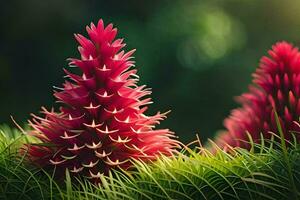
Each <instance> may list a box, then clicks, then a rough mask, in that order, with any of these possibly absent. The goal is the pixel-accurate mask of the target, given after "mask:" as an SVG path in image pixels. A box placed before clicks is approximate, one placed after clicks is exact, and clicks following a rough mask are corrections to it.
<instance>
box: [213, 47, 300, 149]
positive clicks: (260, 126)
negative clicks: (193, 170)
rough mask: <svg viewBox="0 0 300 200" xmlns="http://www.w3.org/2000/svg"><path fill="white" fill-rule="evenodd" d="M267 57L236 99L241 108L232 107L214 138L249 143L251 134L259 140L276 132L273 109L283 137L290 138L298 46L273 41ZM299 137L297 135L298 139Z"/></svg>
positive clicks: (297, 112)
mask: <svg viewBox="0 0 300 200" xmlns="http://www.w3.org/2000/svg"><path fill="white" fill-rule="evenodd" d="M268 53H269V57H266V56H264V57H262V59H261V61H260V65H259V67H258V69H257V70H256V72H255V73H254V74H253V77H254V80H253V84H252V85H250V87H249V92H248V93H244V94H242V95H241V96H240V97H238V98H237V101H238V102H239V103H241V104H242V107H241V108H238V109H235V110H233V111H232V113H231V116H230V117H229V118H227V119H225V121H224V125H225V127H226V128H227V130H228V132H226V133H223V134H221V135H220V136H219V138H217V144H219V145H221V146H223V145H224V144H225V143H228V144H229V145H231V146H241V147H246V148H247V147H249V144H247V142H243V141H249V137H248V135H247V132H248V133H249V134H250V135H251V137H252V138H253V140H254V142H259V140H260V138H261V134H263V136H264V138H266V139H269V138H270V137H271V133H270V132H273V133H278V128H277V124H276V120H275V114H274V111H276V112H277V114H278V116H279V120H280V123H281V126H282V129H283V132H284V135H285V138H286V139H288V140H289V139H291V137H292V135H291V131H299V130H300V128H299V125H298V124H297V123H296V121H297V122H298V120H299V117H300V101H299V97H300V53H299V51H298V48H295V47H293V46H292V45H291V44H289V43H287V42H279V43H277V44H275V45H274V46H273V48H272V50H270V51H269V52H268ZM299 138H300V137H298V139H299Z"/></svg>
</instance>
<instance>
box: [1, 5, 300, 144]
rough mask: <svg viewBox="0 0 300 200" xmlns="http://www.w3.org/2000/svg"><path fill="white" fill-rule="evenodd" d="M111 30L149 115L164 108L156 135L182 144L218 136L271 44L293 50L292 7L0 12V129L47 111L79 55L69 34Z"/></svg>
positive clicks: (298, 27) (297, 33)
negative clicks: (145, 95)
mask: <svg viewBox="0 0 300 200" xmlns="http://www.w3.org/2000/svg"><path fill="white" fill-rule="evenodd" d="M99 18H103V19H104V22H105V23H106V24H107V23H109V22H113V23H114V25H115V26H117V27H118V29H119V37H124V38H125V42H126V43H127V47H126V49H127V50H130V49H132V48H136V49H137V52H136V53H135V57H136V66H137V68H138V69H139V72H138V74H139V75H140V76H141V80H140V84H147V85H148V86H149V87H151V88H152V89H153V95H152V98H153V99H154V102H155V103H154V104H153V105H151V106H150V110H149V111H148V114H154V113H155V112H156V111H158V110H161V111H167V110H169V109H170V110H172V112H171V113H170V114H169V117H168V119H167V120H165V121H164V122H163V123H162V125H161V127H169V128H170V129H172V130H173V131H175V132H176V133H177V135H179V137H180V139H181V141H183V142H187V141H191V140H194V139H195V134H196V133H197V134H199V136H200V138H201V139H203V140H205V139H206V138H207V137H213V135H214V134H215V133H216V131H217V130H219V129H222V128H223V126H222V121H223V119H224V118H225V117H226V116H227V115H228V114H229V112H230V110H231V109H232V108H234V107H236V106H237V105H236V103H235V102H234V101H233V97H234V96H237V95H239V94H241V93H242V92H243V91H246V90H247V85H248V84H249V82H250V81H251V76H250V74H251V73H252V72H254V70H255V68H256V66H257V65H258V61H259V59H260V57H261V56H262V55H263V54H265V53H266V51H267V50H268V49H269V48H270V47H271V45H272V44H273V43H275V42H276V41H281V40H288V41H290V42H292V43H293V44H295V45H299V44H300V20H299V18H300V1H296V0H285V1H279V0H278V1H277V0H268V1H267V0H243V1H237V0H235V1H234V0H226V1H216V0H207V1H201V0H199V1H193V0H185V1H183V0H170V1H166V0H149V1H146V0H144V1H142V0H128V1H113V0H111V1H107V0H106V1H104V0H93V1H92V0H85V1H79V0H64V1H61V0H47V1H46V0H43V1H41V0H26V1H22V0H19V1H16V0H12V1H2V3H1V6H0V25H1V26H0V27H1V28H0V91H1V98H0V111H1V115H0V122H1V123H9V124H12V123H11V120H10V117H9V116H10V115H12V116H14V118H15V119H16V120H17V121H18V122H19V123H23V122H24V123H26V120H27V119H28V118H29V114H30V113H31V112H33V113H38V112H39V110H40V107H41V106H43V105H45V106H46V107H47V108H50V107H51V106H52V105H53V102H54V98H53V96H52V90H53V88H52V86H53V85H56V86H60V85H61V83H62V82H63V78H62V77H63V75H64V74H63V71H62V68H63V67H66V66H67V62H66V58H69V57H78V52H77V43H76V42H75V41H74V38H73V33H84V34H85V26H86V25H87V24H89V23H90V22H91V21H93V22H97V21H98V19H99Z"/></svg>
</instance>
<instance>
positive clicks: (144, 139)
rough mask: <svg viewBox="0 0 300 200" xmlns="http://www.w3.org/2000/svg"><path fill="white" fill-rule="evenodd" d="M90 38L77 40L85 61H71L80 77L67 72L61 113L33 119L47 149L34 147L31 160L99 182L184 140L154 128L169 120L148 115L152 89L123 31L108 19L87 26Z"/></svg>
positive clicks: (36, 133) (60, 97)
mask: <svg viewBox="0 0 300 200" xmlns="http://www.w3.org/2000/svg"><path fill="white" fill-rule="evenodd" d="M86 30H87V32H88V35H89V37H90V39H87V38H85V37H84V36H82V35H80V34H76V35H75V38H76V40H77V41H78V42H79V44H80V46H79V47H78V50H79V52H80V54H81V59H73V58H72V59H70V64H69V65H70V67H77V68H79V69H80V71H81V74H80V75H77V74H74V73H71V72H69V71H67V70H65V73H66V74H67V76H66V77H67V78H68V79H69V80H67V81H66V82H65V83H64V84H63V88H62V89H61V91H56V92H55V93H54V96H55V97H56V99H57V100H58V102H60V103H62V106H61V108H60V111H59V112H54V111H53V110H51V111H47V110H46V109H44V108H43V111H42V113H43V114H44V115H45V118H40V117H37V116H35V115H33V119H32V121H31V122H30V124H31V126H32V127H33V128H34V131H33V132H32V134H33V135H34V136H36V137H37V138H39V139H40V140H41V141H42V142H43V143H45V145H44V146H43V145H35V144H31V145H29V146H28V147H29V158H30V160H32V161H33V162H35V163H38V164H39V165H41V166H43V167H47V166H48V167H49V166H53V167H54V166H56V170H57V171H60V172H63V173H64V171H65V169H69V171H70V172H73V173H74V174H80V175H83V176H87V177H90V178H98V177H99V176H100V174H101V173H107V172H108V171H109V170H110V169H111V168H116V167H121V168H127V167H129V166H130V165H131V164H130V162H129V160H130V159H131V158H135V159H141V160H145V161H146V160H154V159H156V156H157V155H159V154H160V153H161V154H165V155H170V154H171V153H172V152H173V151H175V150H174V149H175V147H177V146H178V142H177V141H175V140H173V139H171V137H173V133H172V132H170V131H169V130H168V129H159V130H154V128H155V125H156V124H159V121H160V120H162V119H164V118H165V114H161V113H157V114H156V115H154V116H146V115H145V114H144V113H145V111H146V110H147V105H148V104H151V103H152V102H151V99H150V98H144V97H145V96H147V95H149V94H151V91H150V89H147V88H146V87H145V86H144V85H143V86H137V82H138V80H139V77H138V76H137V75H136V72H137V70H136V69H134V68H133V66H134V61H132V60H131V58H132V57H131V56H132V54H133V53H134V51H135V50H132V51H129V52H127V53H126V52H124V51H123V50H122V51H121V49H122V48H123V47H124V46H125V44H124V43H123V39H115V36H116V34H117V29H116V28H113V25H112V24H109V25H108V26H107V27H104V25H103V21H102V20H99V22H98V25H97V26H95V25H94V24H93V23H92V24H91V26H90V27H86Z"/></svg>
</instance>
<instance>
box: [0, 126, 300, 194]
mask: <svg viewBox="0 0 300 200" xmlns="http://www.w3.org/2000/svg"><path fill="white" fill-rule="evenodd" d="M1 130H2V131H1V133H0V199H14V200H17V199H20V200H21V199H22V200H23V199H132V200H133V199H178V200H184V199H212V200H218V199H255V200H258V199H300V146H299V145H298V144H297V143H296V142H294V143H290V144H289V145H288V146H289V147H288V148H287V145H286V143H285V142H282V143H280V142H275V141H274V140H272V141H264V142H263V143H262V144H260V145H254V144H253V149H252V150H250V151H246V150H243V149H238V148H237V149H233V150H232V152H231V153H230V154H229V153H226V152H223V151H221V150H217V152H216V153H215V154H211V153H210V152H209V151H208V150H207V149H205V148H200V147H197V148H195V149H193V150H191V149H189V148H185V150H183V151H182V152H181V153H179V154H178V155H174V156H173V157H165V156H161V157H160V158H159V159H158V160H157V161H156V162H153V163H148V164H146V163H143V162H141V161H138V160H136V161H134V165H135V169H134V170H132V171H130V172H120V171H119V172H118V171H114V172H112V173H110V174H109V176H102V178H101V181H102V184H101V186H97V185H93V184H91V183H89V182H88V181H86V180H74V179H72V178H71V176H72V174H69V172H66V181H65V182H63V183H58V182H56V181H55V180H53V178H52V177H53V176H52V174H51V172H48V173H47V172H44V171H42V170H40V169H37V168H35V167H33V166H30V165H28V164H26V162H24V158H23V157H21V156H20V154H19V153H18V151H19V148H20V147H21V146H22V144H23V143H26V142H28V140H29V139H28V138H26V137H25V136H22V135H21V134H20V133H19V132H18V131H16V130H15V129H10V128H9V127H1ZM279 132H280V127H279ZM279 135H280V133H279Z"/></svg>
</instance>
